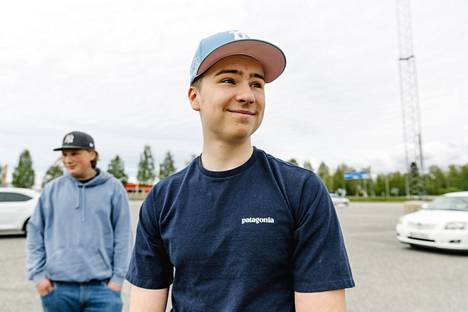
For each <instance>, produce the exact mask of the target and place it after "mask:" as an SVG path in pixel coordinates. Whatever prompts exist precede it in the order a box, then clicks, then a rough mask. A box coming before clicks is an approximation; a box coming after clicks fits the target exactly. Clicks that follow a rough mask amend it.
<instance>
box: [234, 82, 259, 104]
mask: <svg viewBox="0 0 468 312" xmlns="http://www.w3.org/2000/svg"><path fill="white" fill-rule="evenodd" d="M237 100H238V101H239V102H241V103H245V104H252V103H254V102H255V94H254V93H253V91H252V89H251V87H250V85H249V84H248V83H242V84H240V85H239V90H238V93H237Z"/></svg>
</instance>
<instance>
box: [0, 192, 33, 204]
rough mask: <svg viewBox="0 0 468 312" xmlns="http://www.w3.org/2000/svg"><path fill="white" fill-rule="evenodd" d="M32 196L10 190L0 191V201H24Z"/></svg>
mask: <svg viewBox="0 0 468 312" xmlns="http://www.w3.org/2000/svg"><path fill="white" fill-rule="evenodd" d="M31 198H32V197H29V196H26V195H23V194H19V193H11V192H1V193H0V202H24V201H28V200H30V199H31Z"/></svg>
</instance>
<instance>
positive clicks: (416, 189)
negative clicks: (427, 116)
mask: <svg viewBox="0 0 468 312" xmlns="http://www.w3.org/2000/svg"><path fill="white" fill-rule="evenodd" d="M396 5H397V21H398V38H399V40H398V41H399V50H400V55H399V59H398V63H399V67H400V94H401V107H402V111H403V134H404V141H405V156H406V170H407V173H408V174H407V177H408V178H407V183H406V195H422V193H423V192H424V184H423V180H422V177H421V174H422V173H424V162H423V149H422V136H421V113H420V109H419V98H418V83H417V76H416V58H415V56H414V53H413V38H412V28H411V11H410V0H396ZM415 173H419V174H415Z"/></svg>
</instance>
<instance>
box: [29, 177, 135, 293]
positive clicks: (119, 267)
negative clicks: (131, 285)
mask: <svg viewBox="0 0 468 312" xmlns="http://www.w3.org/2000/svg"><path fill="white" fill-rule="evenodd" d="M27 233H28V234H27V240H26V248H27V269H28V278H29V279H30V280H32V281H33V282H34V283H36V284H37V283H39V282H40V281H42V280H43V279H44V278H45V277H47V278H49V279H50V280H53V281H68V282H86V281H89V280H93V279H99V280H105V279H110V280H111V281H112V282H114V283H117V284H120V285H121V284H122V283H123V280H124V277H125V274H126V272H127V269H128V263H129V258H130V247H131V246H130V245H131V229H130V210H129V206H128V198H127V193H126V191H125V189H124V188H123V186H122V184H121V183H120V182H119V181H118V180H117V179H115V178H114V177H112V176H111V175H109V174H108V173H106V172H100V173H99V174H98V175H97V176H96V177H95V178H94V179H92V180H91V181H88V182H87V183H85V184H83V183H81V182H79V181H78V180H76V179H75V178H73V177H72V176H71V175H69V174H66V175H64V176H62V177H60V178H58V179H55V180H53V181H52V182H50V183H48V184H47V185H46V186H45V187H44V190H43V191H42V194H41V197H40V199H39V201H38V203H37V206H36V209H35V210H34V213H33V215H32V216H31V219H30V220H29V222H28V225H27Z"/></svg>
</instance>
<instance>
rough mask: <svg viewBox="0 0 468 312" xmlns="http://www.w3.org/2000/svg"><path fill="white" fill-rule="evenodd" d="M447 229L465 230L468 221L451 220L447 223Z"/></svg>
mask: <svg viewBox="0 0 468 312" xmlns="http://www.w3.org/2000/svg"><path fill="white" fill-rule="evenodd" d="M445 229H446V230H465V229H466V222H449V223H447V224H446V225H445Z"/></svg>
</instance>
